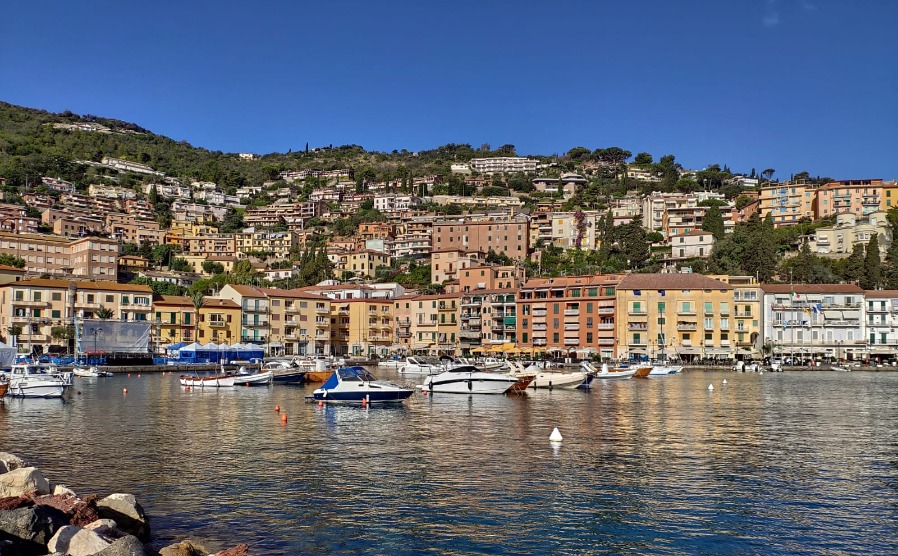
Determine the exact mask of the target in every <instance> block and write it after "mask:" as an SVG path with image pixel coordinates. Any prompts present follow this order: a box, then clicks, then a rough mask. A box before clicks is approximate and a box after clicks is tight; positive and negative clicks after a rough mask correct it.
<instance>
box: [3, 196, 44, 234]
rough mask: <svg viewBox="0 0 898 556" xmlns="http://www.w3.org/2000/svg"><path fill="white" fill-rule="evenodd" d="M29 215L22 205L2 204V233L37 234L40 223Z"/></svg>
mask: <svg viewBox="0 0 898 556" xmlns="http://www.w3.org/2000/svg"><path fill="white" fill-rule="evenodd" d="M27 214H28V211H27V210H25V208H24V207H22V206H21V205H10V204H6V203H0V231H4V232H10V233H14V234H16V233H22V234H36V233H37V228H38V224H39V223H40V221H39V220H38V219H37V218H35V217H32V216H27Z"/></svg>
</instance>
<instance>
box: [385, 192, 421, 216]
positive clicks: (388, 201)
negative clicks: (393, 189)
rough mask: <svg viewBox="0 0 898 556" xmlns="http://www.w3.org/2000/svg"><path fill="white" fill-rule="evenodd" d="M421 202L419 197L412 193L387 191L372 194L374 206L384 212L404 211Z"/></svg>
mask: <svg viewBox="0 0 898 556" xmlns="http://www.w3.org/2000/svg"><path fill="white" fill-rule="evenodd" d="M420 204H421V199H420V198H419V197H416V196H414V195H409V194H397V193H387V194H385V195H375V196H374V208H375V209H377V210H379V211H380V212H382V213H384V214H391V213H397V212H405V211H408V210H411V209H413V208H415V207H417V206H419V205H420Z"/></svg>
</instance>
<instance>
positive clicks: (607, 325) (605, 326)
mask: <svg viewBox="0 0 898 556" xmlns="http://www.w3.org/2000/svg"><path fill="white" fill-rule="evenodd" d="M598 329H599V330H614V323H613V322H600V323H599V324H598Z"/></svg>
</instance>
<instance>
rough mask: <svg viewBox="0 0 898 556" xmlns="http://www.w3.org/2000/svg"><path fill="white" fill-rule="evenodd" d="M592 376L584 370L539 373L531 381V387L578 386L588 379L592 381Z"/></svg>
mask: <svg viewBox="0 0 898 556" xmlns="http://www.w3.org/2000/svg"><path fill="white" fill-rule="evenodd" d="M591 376H592V375H590V374H588V373H583V372H576V373H539V374H537V375H536V378H534V379H533V382H531V383H530V388H550V389H551V388H577V387H579V386H580V385H581V384H583V382H584V381H586V380H587V379H589V382H592V379H591ZM589 382H587V384H589Z"/></svg>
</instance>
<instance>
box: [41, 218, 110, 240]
mask: <svg viewBox="0 0 898 556" xmlns="http://www.w3.org/2000/svg"><path fill="white" fill-rule="evenodd" d="M105 229H106V223H105V222H104V221H103V219H102V218H99V217H90V216H61V217H57V218H55V220H54V222H53V233H54V234H56V235H58V236H62V237H67V238H81V237H84V236H88V235H98V234H102V233H103V231H104V230H105Z"/></svg>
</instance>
